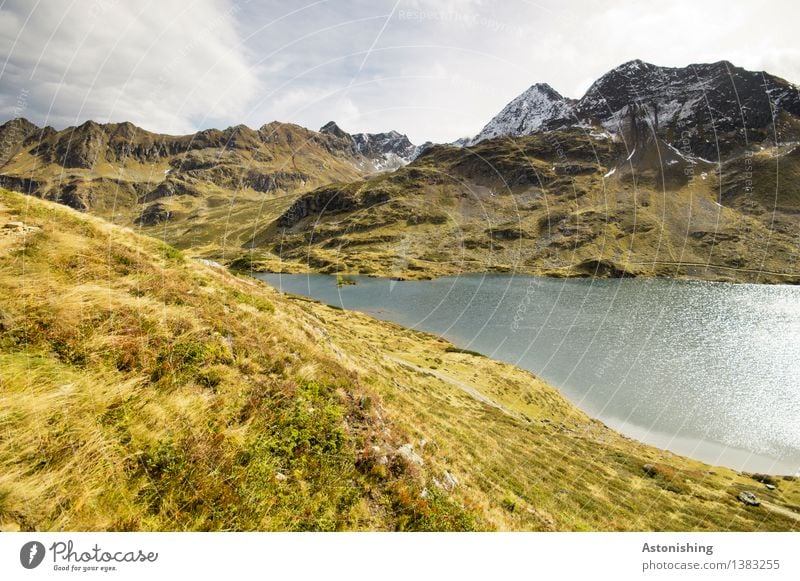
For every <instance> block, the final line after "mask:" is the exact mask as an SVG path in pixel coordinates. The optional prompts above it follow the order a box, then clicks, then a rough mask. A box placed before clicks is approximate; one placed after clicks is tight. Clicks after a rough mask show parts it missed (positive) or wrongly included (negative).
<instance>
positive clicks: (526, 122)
mask: <svg viewBox="0 0 800 581" xmlns="http://www.w3.org/2000/svg"><path fill="white" fill-rule="evenodd" d="M571 107H572V105H571V103H570V101H568V100H567V99H565V98H564V97H562V96H561V95H560V94H559V93H558V91H556V90H555V89H553V88H552V87H551V86H550V85H548V84H546V83H537V84H535V85H533V86H531V87H530V88H529V89H528V90H527V91H525V92H524V93H522V94H521V95H520V96H519V97H517V98H516V99H514V100H513V101H511V102H510V103H509V104H508V105H506V106H505V108H504V109H503V110H502V111H500V113H498V114H497V115H496V116H495V117H494V118H493V119H492V120H491V121H489V123H488V124H487V125H486V126H485V127H484V128H483V129H482V130H481V132H480V133H478V135H476V136H475V137H474V138H473V139H471V140H470V142H469V144H470V145H474V144H476V143H479V142H481V141H483V140H485V139H492V138H493V137H498V136H506V135H510V136H519V135H529V134H531V133H534V132H536V131H538V130H539V129H541V128H542V127H544V126H545V125H546V124H547V123H548V122H549V121H552V120H554V119H562V118H565V117H567V116H568V115H569V113H570V110H571Z"/></svg>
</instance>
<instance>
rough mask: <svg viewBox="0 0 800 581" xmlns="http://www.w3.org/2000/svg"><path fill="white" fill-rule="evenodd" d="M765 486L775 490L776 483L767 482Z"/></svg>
mask: <svg viewBox="0 0 800 581" xmlns="http://www.w3.org/2000/svg"><path fill="white" fill-rule="evenodd" d="M764 486H766V487H767V490H775V485H774V484H765V485H764Z"/></svg>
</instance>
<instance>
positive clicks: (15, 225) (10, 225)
mask: <svg viewBox="0 0 800 581" xmlns="http://www.w3.org/2000/svg"><path fill="white" fill-rule="evenodd" d="M3 228H4V229H7V230H22V229H24V228H25V224H23V223H22V222H6V223H5V224H3Z"/></svg>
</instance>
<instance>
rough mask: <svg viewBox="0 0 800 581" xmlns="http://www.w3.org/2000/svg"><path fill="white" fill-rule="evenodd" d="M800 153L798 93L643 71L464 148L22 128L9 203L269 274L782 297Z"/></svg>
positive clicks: (9, 134)
mask: <svg viewBox="0 0 800 581" xmlns="http://www.w3.org/2000/svg"><path fill="white" fill-rule="evenodd" d="M798 143H800V93H798V88H797V87H796V86H795V85H793V84H791V83H789V82H787V81H785V80H783V79H780V78H778V77H775V76H773V75H770V74H769V73H766V72H752V71H747V70H744V69H742V68H739V67H736V66H734V65H733V64H731V63H729V62H726V61H721V62H717V63H712V64H696V65H690V66H687V67H683V68H669V67H659V66H655V65H652V64H648V63H644V62H642V61H639V60H635V61H631V62H628V63H625V64H623V65H620V66H619V67H617V68H615V69H613V70H611V71H609V72H608V73H606V74H605V75H603V76H602V77H600V78H599V79H598V80H597V81H596V82H595V83H594V84H593V85H592V86H591V87H590V89H589V90H588V91H587V92H586V94H585V95H584V96H583V97H581V98H580V99H577V100H574V99H567V98H564V97H563V96H561V95H560V94H559V93H558V92H557V91H555V90H554V89H553V88H552V87H550V86H549V85H546V84H541V83H540V84H535V85H533V86H531V87H530V88H529V89H528V90H527V91H525V92H524V93H522V94H521V95H520V96H518V97H517V98H515V99H514V100H512V101H511V102H510V103H509V104H508V105H507V106H506V107H504V108H503V110H502V111H501V112H500V113H499V114H498V115H496V116H495V117H494V118H493V119H492V120H491V121H490V122H489V123H488V124H487V125H486V126H485V127H484V128H483V129H482V130H481V131H480V133H479V134H478V135H476V136H475V137H473V138H470V139H464V140H458V141H457V142H455V143H453V144H450V145H435V144H431V143H426V144H423V145H419V146H417V145H414V144H413V143H411V141H410V140H409V139H408V138H407V137H406V136H405V135H402V134H400V133H398V132H396V131H388V132H385V133H372V134H370V133H355V134H350V133H348V132H346V131H344V130H343V129H342V128H341V127H339V126H338V125H337V124H336V123H335V122H333V121H331V122H329V123H327V124H325V125H324V126H323V127H322V128H321V129H320V130H319V131H311V130H308V129H304V128H302V127H299V126H297V125H291V124H285V123H278V122H273V123H269V124H267V125H264V126H262V127H261V128H259V129H258V130H253V129H250V128H248V127H245V126H243V125H238V126H235V127H230V128H228V129H225V130H216V129H209V130H204V131H200V132H198V133H196V134H193V135H186V136H170V135H160V134H155V133H151V132H148V131H145V130H142V129H140V128H137V127H135V126H133V125H132V124H130V123H119V124H106V125H99V124H97V123H94V122H91V121H88V122H86V123H84V124H82V125H80V126H78V127H71V128H67V129H64V130H62V131H56V130H55V129H53V128H50V127H45V128H39V127H37V126H35V125H33V124H31V123H29V122H28V121H26V120H24V119H15V120H12V121H9V122H7V123H5V124H4V125H2V126H0V186H3V187H6V188H8V189H12V190H16V191H21V192H25V193H28V194H32V195H36V196H39V197H43V198H47V199H51V200H56V201H59V202H62V203H64V204H67V205H69V206H72V207H73V208H76V209H78V210H81V211H89V212H93V213H96V214H99V215H101V216H103V217H106V218H109V219H111V220H113V221H115V222H117V223H121V224H126V225H133V226H137V227H139V228H143V229H156V228H157V232H158V235H159V236H160V237H162V238H165V239H167V240H168V241H170V242H171V243H173V244H176V245H178V246H180V247H181V248H185V249H189V248H190V249H192V251H193V252H195V253H197V254H201V255H204V256H209V257H215V258H219V259H221V260H227V261H231V260H232V261H234V262H236V261H239V262H237V264H244V265H246V266H248V267H256V268H264V269H309V268H310V269H313V270H324V271H328V272H338V271H362V272H371V273H374V274H384V275H391V276H396V277H401V278H403V277H419V276H432V275H436V274H443V273H454V272H460V271H462V270H472V271H480V270H508V269H519V270H523V271H526V272H533V273H543V274H549V275H553V276H580V275H586V274H596V273H601V274H606V275H612V276H614V275H620V274H626V275H640V276H646V275H659V276H668V275H669V276H671V275H681V276H683V275H685V276H696V277H699V278H714V279H724V280H755V281H765V280H769V281H775V282H779V281H784V282H785V281H795V280H800V273H798V272H797V269H796V268H795V266H794V264H795V262H794V261H795V255H796V240H797V239H800V225H799V224H798V221H797V216H798V215H800V163H798V156H799V155H800V153H798V151H797V150H796V146H797V144H798ZM778 170H779V171H778ZM240 258H241V259H242V260H244V262H241V261H240ZM287 261H288V262H287Z"/></svg>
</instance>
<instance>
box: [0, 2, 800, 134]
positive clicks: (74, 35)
mask: <svg viewBox="0 0 800 581" xmlns="http://www.w3.org/2000/svg"><path fill="white" fill-rule="evenodd" d="M651 6H652V5H651V3H648V2H639V1H616V2H612V1H603V0H599V1H598V0H594V1H589V0H576V1H556V0H535V1H533V0H512V1H504V2H497V1H491V0H484V1H481V0H399V1H398V0H386V1H384V0H327V1H325V0H319V1H314V2H308V1H306V0H285V1H284V0H269V1H256V0H175V1H173V0H151V1H148V0H143V1H140V2H128V1H125V0H38V1H36V0H5V1H3V0H0V59H2V68H0V118H1V119H3V120H5V119H8V118H12V117H17V116H24V117H27V118H28V119H30V120H31V121H33V122H35V123H37V124H49V125H53V126H55V127H56V128H63V127H66V126H69V125H75V124H79V123H81V122H83V121H85V120H86V119H94V120H96V121H100V122H107V121H123V120H128V121H132V122H134V123H135V124H137V125H140V126H142V127H144V128H146V129H150V130H153V131H159V132H164V133H186V132H193V131H196V130H197V129H201V128H206V127H227V126H229V125H235V124H238V123H245V124H247V125H249V126H250V127H254V128H256V127H260V126H261V125H263V124H264V123H266V122H269V121H271V120H274V119H277V120H279V121H289V122H294V123H298V124H300V125H303V126H306V127H310V128H313V129H316V128H319V127H320V126H321V125H322V124H324V123H325V122H326V121H329V120H331V119H334V120H336V121H337V122H338V123H339V124H340V125H341V126H342V127H343V128H344V129H346V130H348V131H351V132H357V131H383V130H387V129H397V130H399V131H401V132H404V133H407V134H408V135H409V137H410V138H411V139H412V141H414V142H415V143H422V142H423V141H426V140H432V141H451V140H453V139H455V138H457V137H461V136H465V135H473V134H475V133H477V132H478V131H479V130H480V128H481V127H482V126H483V125H484V124H485V123H486V122H487V121H488V120H489V119H490V118H491V117H492V116H493V115H494V114H495V113H497V112H498V111H499V110H500V109H501V108H502V107H503V106H504V105H505V104H506V103H507V102H508V101H510V100H511V99H512V98H514V97H515V96H516V95H518V94H519V93H521V92H522V91H524V90H525V89H526V88H527V87H528V86H530V85H531V84H533V83H535V82H548V83H550V84H551V85H552V86H553V87H554V88H555V89H556V90H558V91H559V92H561V93H562V94H563V95H565V96H568V97H580V96H581V95H582V94H583V92H584V91H585V90H586V89H587V88H588V87H589V85H590V84H591V82H592V81H593V80H594V79H596V78H597V77H598V76H600V75H602V74H603V73H604V72H606V71H608V70H609V69H611V68H613V67H615V66H617V65H619V64H621V63H622V62H625V61H627V60H631V59H634V58H641V59H643V60H645V61H648V62H652V63H655V64H661V65H669V66H684V65H687V64H690V63H697V62H712V61H717V60H722V59H727V60H730V61H731V62H733V63H734V64H736V65H739V66H743V67H745V68H748V69H754V70H767V71H769V72H772V73H774V74H777V75H779V76H782V77H784V78H786V79H788V80H790V81H793V82H795V83H797V82H800V43H798V42H797V40H796V32H795V27H796V24H797V22H798V17H799V16H800V4H797V3H796V2H793V1H791V0H787V1H786V2H778V1H771V2H764V3H761V4H753V3H752V2H738V1H731V0H727V1H722V0H720V1H709V0H704V1H702V2H701V1H698V0H678V1H673V2H662V3H660V5H659V10H658V11H657V12H656V11H652V10H651Z"/></svg>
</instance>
